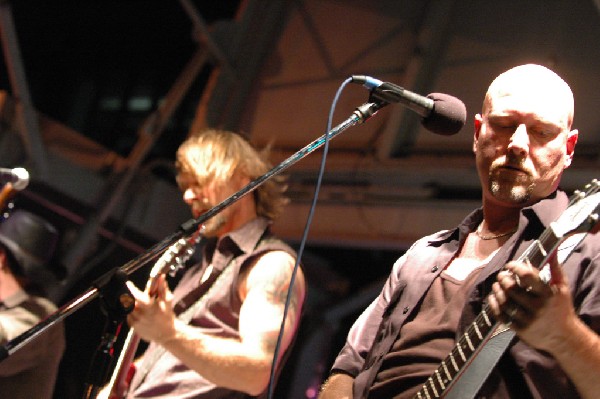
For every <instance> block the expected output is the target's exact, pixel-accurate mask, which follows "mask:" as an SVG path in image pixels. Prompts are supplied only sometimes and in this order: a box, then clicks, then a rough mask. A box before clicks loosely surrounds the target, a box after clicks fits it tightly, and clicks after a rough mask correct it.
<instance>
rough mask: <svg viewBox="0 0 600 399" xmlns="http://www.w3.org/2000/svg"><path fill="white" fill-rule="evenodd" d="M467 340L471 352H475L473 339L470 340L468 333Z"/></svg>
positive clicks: (466, 334)
mask: <svg viewBox="0 0 600 399" xmlns="http://www.w3.org/2000/svg"><path fill="white" fill-rule="evenodd" d="M465 339H466V340H467V345H469V349H470V350H471V352H473V351H475V347H474V346H473V343H471V338H469V334H468V333H465Z"/></svg>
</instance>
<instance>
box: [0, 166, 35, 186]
mask: <svg viewBox="0 0 600 399" xmlns="http://www.w3.org/2000/svg"><path fill="white" fill-rule="evenodd" d="M0 183H4V184H6V183H11V184H12V186H13V188H14V189H15V190H23V189H24V188H25V187H27V185H28V184H29V172H27V170H25V169H24V168H14V169H6V168H0Z"/></svg>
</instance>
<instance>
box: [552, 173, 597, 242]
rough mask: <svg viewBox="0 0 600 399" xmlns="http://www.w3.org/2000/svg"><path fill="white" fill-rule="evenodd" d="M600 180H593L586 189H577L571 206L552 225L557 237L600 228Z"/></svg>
mask: <svg viewBox="0 0 600 399" xmlns="http://www.w3.org/2000/svg"><path fill="white" fill-rule="evenodd" d="M599 212H600V182H599V181H598V180H597V179H594V180H592V181H591V182H590V183H589V184H588V185H586V186H585V191H576V192H575V193H574V194H573V197H572V198H571V202H570V204H569V207H568V208H567V209H566V210H565V211H564V212H563V213H562V215H561V216H560V217H559V218H558V219H557V220H556V221H554V222H552V223H550V227H551V228H552V230H553V231H554V234H555V235H556V236H557V237H564V236H566V235H569V234H574V233H582V232H590V231H592V232H595V231H597V230H598V229H600V223H598V220H599V215H598V213H599Z"/></svg>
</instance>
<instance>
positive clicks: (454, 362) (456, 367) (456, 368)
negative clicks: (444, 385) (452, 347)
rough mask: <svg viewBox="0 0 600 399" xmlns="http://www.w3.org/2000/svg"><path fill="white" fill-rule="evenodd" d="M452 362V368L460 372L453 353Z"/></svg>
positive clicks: (451, 355)
mask: <svg viewBox="0 0 600 399" xmlns="http://www.w3.org/2000/svg"><path fill="white" fill-rule="evenodd" d="M450 361H451V362H452V366H453V367H454V370H455V371H456V372H457V373H458V372H459V371H460V368H459V367H458V365H457V364H456V359H454V354H453V353H450Z"/></svg>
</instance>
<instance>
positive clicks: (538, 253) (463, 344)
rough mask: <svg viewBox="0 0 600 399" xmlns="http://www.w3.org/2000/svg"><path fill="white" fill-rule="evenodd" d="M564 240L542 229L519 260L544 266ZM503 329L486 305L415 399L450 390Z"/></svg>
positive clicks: (548, 230)
mask: <svg viewBox="0 0 600 399" xmlns="http://www.w3.org/2000/svg"><path fill="white" fill-rule="evenodd" d="M565 238H566V237H557V236H556V235H555V234H554V232H553V230H552V228H550V227H549V228H547V229H546V230H544V232H543V233H542V235H541V236H540V238H539V239H538V240H535V241H534V242H533V243H532V244H531V245H530V246H529V247H528V248H527V249H526V250H525V252H524V253H523V255H521V256H520V257H519V259H518V260H519V261H523V262H529V263H530V264H531V265H533V266H536V267H540V266H541V265H543V264H545V263H546V261H547V260H548V258H549V257H550V255H551V254H553V253H554V251H556V249H557V248H558V246H559V245H560V243H561V242H562V241H564V239H565ZM501 328H503V325H500V324H499V323H497V322H496V320H495V318H494V316H493V314H492V311H491V308H490V307H489V306H488V304H487V303H486V304H485V305H484V307H483V309H482V311H481V312H480V313H479V315H478V316H477V317H476V318H475V321H473V323H471V324H470V326H469V327H468V328H467V330H466V331H465V333H464V334H463V335H462V336H461V337H460V339H459V340H458V342H457V343H456V344H455V346H454V348H453V349H452V351H451V352H450V354H449V355H448V356H447V357H446V358H445V359H444V360H443V361H442V363H441V364H440V366H439V367H438V368H437V370H436V371H435V372H434V373H433V375H431V376H430V377H429V378H428V379H427V381H426V382H425V384H424V385H423V387H422V388H421V390H420V391H419V392H418V393H417V394H416V395H415V396H414V398H415V399H425V398H440V397H443V395H444V392H445V391H446V390H447V389H448V388H449V387H451V386H452V385H453V384H454V383H455V382H456V380H457V377H458V376H459V375H460V374H461V373H462V371H463V370H464V369H465V368H466V367H467V366H468V364H469V363H470V361H471V360H472V358H473V356H474V355H475V354H476V353H477V352H479V350H480V349H481V348H482V347H483V344H485V342H487V341H488V340H489V339H490V338H491V337H493V335H494V334H496V333H497V332H498V330H499V329H501Z"/></svg>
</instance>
